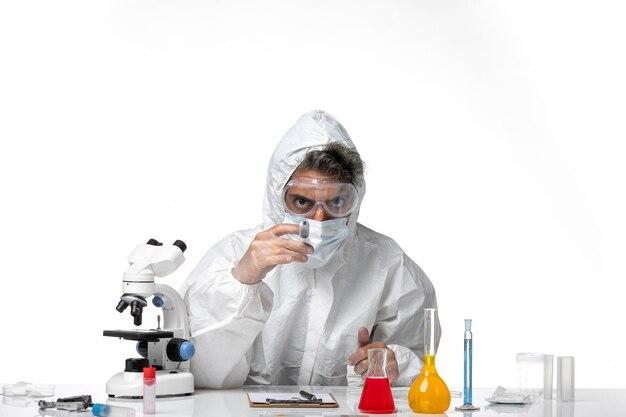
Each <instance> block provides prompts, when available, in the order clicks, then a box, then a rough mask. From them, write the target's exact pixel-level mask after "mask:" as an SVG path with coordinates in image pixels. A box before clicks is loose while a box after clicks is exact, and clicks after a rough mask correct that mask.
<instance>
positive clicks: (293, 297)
mask: <svg viewBox="0 0 626 417" xmlns="http://www.w3.org/2000/svg"><path fill="white" fill-rule="evenodd" d="M330 142H339V143H341V144H343V145H345V146H348V147H350V148H354V144H353V143H352V140H351V139H350V137H349V136H348V133H347V132H346V130H345V129H344V128H343V126H341V125H340V124H339V122H337V120H335V119H334V118H333V117H332V116H330V115H329V114H327V113H325V112H322V111H313V112H310V113H307V114H305V115H304V116H302V117H301V118H300V119H299V120H298V121H297V123H296V124H295V125H294V126H293V127H292V128H291V129H290V130H289V131H288V132H287V134H286V135H285V136H284V138H283V139H282V141H281V142H280V143H279V144H278V146H277V148H276V150H275V151H274V154H273V156H272V159H271V161H270V164H269V168H268V172H267V188H266V192H265V197H264V202H263V224H261V225H259V226H257V227H256V228H254V229H249V230H244V231H239V232H235V233H233V234H231V235H229V236H227V237H226V238H225V239H223V240H222V241H220V242H219V243H217V244H216V245H215V246H213V247H212V248H211V249H210V250H209V251H208V253H207V254H206V255H205V256H204V258H203V259H202V260H201V261H200V263H199V264H198V266H197V267H196V268H195V269H194V270H193V271H192V273H191V275H190V276H189V278H188V279H187V281H185V283H184V284H183V287H182V288H181V293H182V294H183V297H184V300H185V302H186V304H187V309H188V312H189V323H190V327H191V335H192V339H193V341H194V343H195V346H196V354H195V356H194V358H193V359H192V362H191V370H192V372H193V373H194V376H195V381H196V385H197V386H198V387H209V388H229V387H236V386H241V385H243V384H244V383H247V384H276V385H346V383H347V379H348V378H349V379H351V380H355V378H352V377H353V376H354V371H353V367H352V366H350V365H347V359H348V357H349V356H350V354H351V353H353V352H354V351H355V350H356V349H357V348H358V347H359V345H358V341H357V333H358V329H359V327H367V328H368V329H369V331H370V334H371V338H372V340H373V341H383V342H385V343H386V344H387V345H388V346H389V347H390V348H391V349H392V350H393V351H394V353H395V355H396V360H397V362H398V370H399V373H400V376H399V378H398V380H397V381H396V383H395V385H410V383H411V382H412V380H413V379H414V378H415V377H416V376H417V375H418V374H419V372H420V370H421V368H422V365H423V362H422V360H423V346H424V340H423V329H422V321H423V309H424V308H425V307H436V306H437V301H436V297H435V290H434V288H433V286H432V284H431V282H430V280H429V279H428V277H427V276H426V274H424V272H423V271H422V270H421V269H420V268H419V266H417V265H416V264H415V263H414V262H413V261H412V260H411V259H410V258H409V257H408V256H407V255H405V254H404V252H403V251H402V249H400V247H399V246H398V245H397V244H396V243H395V242H394V241H393V240H392V239H390V238H388V237H386V236H383V235H381V234H379V233H376V232H374V231H372V230H370V229H368V228H366V227H364V226H362V225H361V224H358V223H357V217H358V212H359V207H357V209H356V210H355V211H354V212H353V213H352V214H351V215H350V217H349V221H348V227H349V230H350V233H349V236H348V238H347V239H346V240H345V241H344V243H343V244H342V245H341V247H340V248H339V250H338V251H337V252H336V253H335V255H334V256H333V258H332V259H331V260H330V262H328V263H327V264H326V265H324V266H323V267H321V268H318V269H307V268H305V267H303V266H302V264H299V263H292V264H287V265H279V266H277V267H276V268H274V269H273V270H272V271H271V272H269V273H268V274H267V276H266V277H265V278H264V279H263V280H262V281H260V282H258V283H257V284H254V285H246V284H242V283H241V282H239V281H237V279H235V278H234V277H233V276H232V273H231V270H232V268H233V267H234V266H235V265H236V264H237V263H238V261H239V259H240V258H241V257H242V256H243V254H244V253H245V252H246V250H247V248H248V246H249V245H250V243H251V242H252V240H253V239H254V237H255V235H256V234H257V233H259V232H261V231H263V230H266V229H268V228H270V227H272V226H274V225H276V224H278V223H282V221H283V219H284V216H285V210H284V208H283V204H282V201H281V191H282V189H283V187H284V185H285V184H286V183H287V181H288V180H289V178H290V176H291V175H292V173H293V172H294V170H295V169H296V167H297V166H298V164H299V163H300V162H301V161H302V159H303V158H304V155H305V153H306V152H307V151H308V150H311V149H321V148H323V147H324V145H326V144H327V143H330ZM361 180H362V179H361ZM361 182H362V184H363V185H362V186H360V187H357V189H358V192H359V206H360V204H361V201H362V199H363V195H364V194H365V182H364V181H363V180H362V181H361ZM437 325H438V324H437ZM356 379H357V380H359V381H360V378H358V377H357V378H356Z"/></svg>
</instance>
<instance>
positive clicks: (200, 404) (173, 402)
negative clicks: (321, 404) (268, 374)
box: [0, 384, 626, 417]
mask: <svg viewBox="0 0 626 417" xmlns="http://www.w3.org/2000/svg"><path fill="white" fill-rule="evenodd" d="M301 388H302V389H305V390H307V391H309V392H311V391H314V392H331V393H332V394H333V395H334V396H335V398H336V399H337V400H338V401H339V405H340V407H339V408H332V409H324V410H319V409H318V410H314V409H285V408H263V409H259V408H250V407H249V406H248V401H247V396H246V392H247V391H253V390H257V391H271V390H275V391H276V392H290V391H292V392H294V393H297V392H298V390H299V389H300V388H298V387H263V388H258V387H244V388H241V389H231V390H220V391H217V390H196V392H195V394H194V395H192V396H189V397H182V398H167V399H158V400H157V414H156V416H161V417H209V416H219V417H230V416H233V417H234V416H237V417H257V416H266V417H272V416H276V417H278V416H279V415H280V414H285V415H287V416H292V415H293V416H300V417H304V416H316V417H318V416H342V415H343V416H357V415H364V414H362V413H359V412H358V410H357V405H358V401H359V398H360V395H361V393H360V390H356V391H355V390H352V389H351V390H348V388H347V387H301ZM494 390H495V387H494V388H487V389H477V388H475V389H474V395H473V399H474V405H477V406H479V407H480V411H477V412H473V413H471V414H469V413H466V414H465V415H466V416H468V417H469V416H473V417H483V416H485V417H486V416H500V417H506V416H523V417H613V416H615V417H617V416H619V417H624V416H626V389H577V390H576V401H575V402H561V401H556V400H551V401H545V400H543V399H541V400H538V401H537V402H535V403H533V404H531V405H527V406H512V405H495V404H494V405H492V404H489V403H487V402H486V401H485V400H484V398H485V397H488V396H490V395H491V393H493V391H494ZM83 394H89V395H91V396H92V398H93V400H94V402H106V403H107V404H110V405H121V406H127V407H133V408H134V409H135V410H136V412H137V413H136V415H137V416H138V417H139V416H142V415H143V414H142V402H141V400H118V399H110V398H108V397H107V395H106V393H105V390H104V386H103V385H79V384H77V385H57V386H56V387H55V396H54V397H53V398H50V397H49V398H46V400H48V401H50V400H52V399H56V398H58V397H68V396H73V395H83ZM393 395H394V400H395V403H396V408H397V413H395V414H393V415H395V416H418V415H420V414H416V413H413V412H412V411H410V409H409V407H408V404H407V395H408V388H393ZM0 396H1V395H0ZM1 397H2V401H1V403H0V417H33V416H39V413H38V410H37V408H38V407H37V400H35V401H33V402H30V403H26V402H25V400H24V398H23V397H4V396H1ZM461 402H462V401H461V398H452V403H451V404H450V408H449V409H448V411H447V412H446V413H445V414H440V416H443V415H447V416H459V417H464V416H463V413H461V412H459V411H455V410H454V407H455V406H459V405H461ZM431 415H432V414H431ZM78 416H84V417H87V416H91V414H90V413H85V414H78Z"/></svg>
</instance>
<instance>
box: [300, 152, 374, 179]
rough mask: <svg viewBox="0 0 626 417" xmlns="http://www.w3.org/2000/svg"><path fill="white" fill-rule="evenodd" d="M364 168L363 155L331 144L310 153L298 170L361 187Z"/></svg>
mask: <svg viewBox="0 0 626 417" xmlns="http://www.w3.org/2000/svg"><path fill="white" fill-rule="evenodd" d="M364 166H365V164H364V162H363V160H361V155H359V153H358V152H357V151H356V150H355V149H351V148H348V147H347V146H344V145H342V144H340V143H336V142H331V143H329V144H328V145H326V146H325V147H324V148H322V149H320V150H311V151H308V152H307V153H306V155H305V156H304V159H303V160H302V162H300V165H298V168H297V169H298V170H306V169H312V170H315V171H319V172H321V173H322V174H326V175H334V176H336V177H337V179H339V181H346V182H350V183H352V184H354V185H357V186H360V185H361V182H362V179H363V170H364Z"/></svg>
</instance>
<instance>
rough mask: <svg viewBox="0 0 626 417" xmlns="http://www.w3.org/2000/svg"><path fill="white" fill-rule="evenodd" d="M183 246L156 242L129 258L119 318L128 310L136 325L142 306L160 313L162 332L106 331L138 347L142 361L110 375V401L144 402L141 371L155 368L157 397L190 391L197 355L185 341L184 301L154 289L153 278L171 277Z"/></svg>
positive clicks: (135, 360)
mask: <svg viewBox="0 0 626 417" xmlns="http://www.w3.org/2000/svg"><path fill="white" fill-rule="evenodd" d="M186 249H187V245H185V242H183V241H182V240H177V241H176V242H174V243H173V244H172V245H163V243H161V242H158V241H157V240H155V239H150V240H149V241H148V242H147V243H146V244H141V245H138V246H137V247H136V248H135V250H133V252H132V253H131V254H130V255H129V256H128V262H129V263H130V267H129V268H128V269H126V271H125V272H124V277H123V281H122V292H123V294H122V296H121V297H120V301H119V303H118V305H117V307H116V310H117V311H119V312H120V313H122V312H124V310H126V308H128V307H129V306H130V314H131V316H132V317H133V322H134V324H135V326H140V325H141V322H142V314H143V309H144V307H146V306H147V305H148V302H147V301H146V300H147V299H148V298H150V297H152V304H153V305H154V306H155V307H158V308H161V309H162V310H163V328H162V329H161V328H160V327H161V326H160V324H159V325H157V327H158V328H157V329H154V330H143V329H135V330H105V331H104V332H103V335H104V336H110V337H118V338H120V339H126V340H134V341H136V342H137V353H138V354H139V355H140V356H141V358H130V359H126V366H125V368H124V372H119V373H117V374H115V375H113V376H112V377H111V378H109V380H108V381H107V385H106V391H107V394H108V395H109V397H124V398H142V397H143V368H147V367H154V368H156V395H157V396H159V397H165V396H182V395H191V394H193V392H194V380H193V375H192V374H191V372H190V365H189V360H190V359H191V358H192V357H193V355H194V353H195V348H194V345H193V343H192V342H191V341H189V337H190V333H189V322H188V318H187V309H186V308H185V304H184V302H183V299H182V297H181V296H180V294H178V292H177V291H175V290H174V289H173V288H171V287H169V286H167V285H162V284H156V283H155V282H154V278H155V277H164V276H166V275H169V274H171V273H172V272H174V271H175V270H176V269H177V268H178V267H179V266H180V265H181V264H182V263H183V262H184V261H185V257H184V256H183V252H185V250H186Z"/></svg>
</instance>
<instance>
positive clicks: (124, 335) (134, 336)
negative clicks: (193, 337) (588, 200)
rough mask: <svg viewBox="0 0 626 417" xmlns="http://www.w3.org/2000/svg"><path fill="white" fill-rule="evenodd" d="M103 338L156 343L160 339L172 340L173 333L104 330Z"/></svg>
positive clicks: (163, 331) (165, 331)
mask: <svg viewBox="0 0 626 417" xmlns="http://www.w3.org/2000/svg"><path fill="white" fill-rule="evenodd" d="M102 335H103V336H110V337H119V338H121V339H126V340H138V341H140V342H158V341H159V340H160V339H166V338H173V337H174V332H170V331H167V330H142V329H137V330H105V331H103V332H102Z"/></svg>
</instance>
